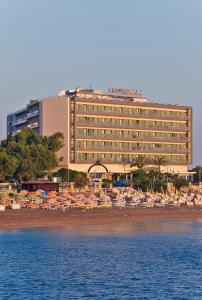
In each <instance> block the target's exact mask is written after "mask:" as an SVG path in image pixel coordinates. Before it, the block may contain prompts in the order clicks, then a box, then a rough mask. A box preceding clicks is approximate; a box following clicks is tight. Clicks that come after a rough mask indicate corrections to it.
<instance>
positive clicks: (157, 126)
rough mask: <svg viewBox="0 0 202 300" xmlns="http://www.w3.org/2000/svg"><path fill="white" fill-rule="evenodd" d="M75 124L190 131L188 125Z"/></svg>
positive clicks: (82, 122) (81, 124)
mask: <svg viewBox="0 0 202 300" xmlns="http://www.w3.org/2000/svg"><path fill="white" fill-rule="evenodd" d="M76 125H77V126H91V127H96V128H97V127H103V128H124V129H148V130H150V129H151V128H153V129H159V130H167V131H168V130H177V131H188V130H190V131H191V127H188V126H186V125H181V126H172V125H155V124H149V125H147V124H131V125H125V124H122V125H121V124H120V123H115V124H112V123H110V122H107V121H105V122H104V121H103V122H85V121H77V122H76Z"/></svg>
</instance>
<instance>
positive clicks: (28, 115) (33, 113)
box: [27, 110, 39, 119]
mask: <svg viewBox="0 0 202 300" xmlns="http://www.w3.org/2000/svg"><path fill="white" fill-rule="evenodd" d="M38 115H39V111H38V110H36V111H33V112H30V113H28V114H27V118H28V119H30V118H33V117H36V116H38Z"/></svg>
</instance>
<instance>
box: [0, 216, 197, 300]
mask: <svg viewBox="0 0 202 300" xmlns="http://www.w3.org/2000/svg"><path fill="white" fill-rule="evenodd" d="M0 299H1V300H16V299H19V300H29V299H33V300H50V299H55V300H59V299H61V300H63V299H64V300H69V299H115V300H116V299H149V300H151V299H155V300H156V299H161V300H163V299H166V300H168V299H173V300H174V299H176V300H180V299H181V300H186V299H187V300H191V299H195V300H197V299H202V220H197V221H194V222H188V221H187V222H185V221H184V222H182V221H179V222H177V221H176V222H174V221H162V222H160V221H158V222H157V221H152V222H136V223H133V224H117V225H110V226H109V225H102V226H98V225H85V226H81V227H72V228H52V229H45V228H44V229H41V228H40V229H37V228H36V229H21V230H5V231H0Z"/></svg>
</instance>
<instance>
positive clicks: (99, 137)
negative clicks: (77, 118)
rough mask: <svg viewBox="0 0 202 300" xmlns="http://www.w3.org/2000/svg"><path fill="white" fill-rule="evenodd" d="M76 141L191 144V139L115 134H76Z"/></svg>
mask: <svg viewBox="0 0 202 300" xmlns="http://www.w3.org/2000/svg"><path fill="white" fill-rule="evenodd" d="M77 139H85V140H88V139H89V140H113V141H114V140H119V141H136V142H139V141H145V142H147V141H148V142H149V141H152V142H155V141H157V142H159V141H161V142H177V143H188V142H191V138H188V137H165V136H135V135H131V136H121V135H118V134H117V135H116V134H103V135H102V134H94V135H85V134H77Z"/></svg>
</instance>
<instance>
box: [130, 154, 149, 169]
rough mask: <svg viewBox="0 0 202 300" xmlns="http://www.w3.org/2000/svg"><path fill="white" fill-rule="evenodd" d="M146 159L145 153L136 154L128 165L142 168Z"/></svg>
mask: <svg viewBox="0 0 202 300" xmlns="http://www.w3.org/2000/svg"><path fill="white" fill-rule="evenodd" d="M146 163H147V159H146V157H145V155H138V156H137V157H136V158H135V160H134V161H133V162H132V164H131V165H130V167H131V168H132V167H138V169H143V167H144V166H145V165H146Z"/></svg>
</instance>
